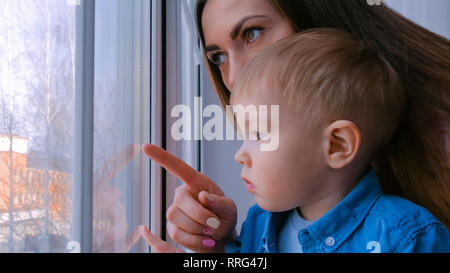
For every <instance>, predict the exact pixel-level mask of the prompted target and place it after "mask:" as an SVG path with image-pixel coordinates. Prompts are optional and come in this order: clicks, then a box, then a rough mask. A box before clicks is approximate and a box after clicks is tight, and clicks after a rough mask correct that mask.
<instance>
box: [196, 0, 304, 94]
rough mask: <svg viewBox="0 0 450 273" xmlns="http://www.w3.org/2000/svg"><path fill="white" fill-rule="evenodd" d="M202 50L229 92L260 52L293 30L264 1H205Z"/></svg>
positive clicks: (292, 32) (290, 33)
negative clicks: (216, 69)
mask: <svg viewBox="0 0 450 273" xmlns="http://www.w3.org/2000/svg"><path fill="white" fill-rule="evenodd" d="M202 28H203V34H204V38H205V50H206V54H207V57H208V59H209V60H211V61H212V62H213V63H214V64H215V65H216V66H217V67H218V68H219V69H220V72H221V74H222V79H223V81H224V83H225V86H226V87H227V88H228V90H229V91H230V92H232V88H233V85H234V82H235V80H236V78H237V76H238V75H239V73H240V72H241V69H242V68H243V67H244V66H245V64H246V63H247V62H248V61H249V60H250V59H251V58H252V57H253V56H255V55H256V54H257V53H258V52H259V51H261V50H262V49H264V48H265V47H267V46H269V45H271V44H272V43H274V42H276V41H278V40H281V39H283V38H286V37H288V36H290V35H292V34H294V33H295V31H294V29H293V28H292V27H291V25H290V24H289V22H288V21H287V20H286V19H285V18H283V17H282V16H281V15H280V14H279V13H278V11H277V10H276V9H275V8H274V7H272V5H271V4H270V3H269V1H266V0H245V1H242V0H226V1H224V0H208V1H207V2H206V5H205V8H204V11H203V15H202Z"/></svg>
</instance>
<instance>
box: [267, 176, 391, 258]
mask: <svg viewBox="0 0 450 273" xmlns="http://www.w3.org/2000/svg"><path fill="white" fill-rule="evenodd" d="M381 195H382V191H381V188H380V185H379V181H378V178H377V176H376V173H375V170H374V169H373V168H372V169H370V170H369V171H368V172H367V173H366V175H365V176H364V177H363V178H362V179H361V180H360V181H359V182H358V184H357V185H356V186H355V187H354V188H353V190H352V191H351V192H350V193H349V194H348V195H347V196H346V197H345V198H344V199H343V200H342V201H341V202H339V203H338V204H337V205H336V206H335V207H334V208H333V209H332V210H330V211H329V212H327V213H326V214H325V215H324V216H322V217H321V218H320V219H318V220H317V221H316V222H314V223H313V224H312V225H310V226H309V227H308V228H306V230H307V231H308V233H309V234H310V235H311V237H312V238H313V239H315V240H321V241H323V242H324V244H325V239H326V238H329V237H332V238H333V241H334V242H335V243H334V244H333V246H331V247H332V248H337V247H339V245H340V244H341V243H342V242H343V241H345V239H347V237H348V236H349V235H350V234H351V233H352V232H353V231H354V230H355V229H356V228H357V227H358V225H359V224H360V223H361V222H362V221H363V220H364V218H365V217H366V216H367V214H368V213H369V211H370V209H371V208H372V206H373V205H374V203H375V202H376V200H378V198H379V197H380V196H381ZM289 212H290V211H285V212H267V213H268V217H267V218H266V223H265V227H264V232H263V238H262V240H263V244H264V246H265V248H266V250H267V248H268V247H269V248H270V249H272V252H275V251H276V245H277V244H276V236H277V230H278V228H279V227H280V225H281V224H282V223H283V222H284V220H285V219H286V217H287V216H288V215H289ZM329 247H330V246H329Z"/></svg>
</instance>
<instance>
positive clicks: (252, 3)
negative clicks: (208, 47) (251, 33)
mask: <svg viewBox="0 0 450 273" xmlns="http://www.w3.org/2000/svg"><path fill="white" fill-rule="evenodd" d="M255 15H257V16H258V17H257V18H261V17H260V16H266V17H270V16H278V13H277V11H276V10H275V9H274V8H273V7H272V5H271V4H270V2H269V1H267V0H244V1H242V0H208V1H207V2H206V5H205V8H204V10H203V14H202V29H203V33H204V36H205V42H206V44H208V43H216V42H219V41H223V40H224V39H231V38H230V35H229V34H230V33H231V31H232V30H233V28H235V26H236V25H237V24H239V22H242V19H244V18H245V17H252V16H255Z"/></svg>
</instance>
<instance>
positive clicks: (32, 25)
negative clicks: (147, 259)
mask: <svg viewBox="0 0 450 273" xmlns="http://www.w3.org/2000/svg"><path fill="white" fill-rule="evenodd" d="M151 5H154V4H153V3H151V2H150V1H148V0H133V1H129V0H96V1H82V0H67V1H62V0H1V1H0V105H1V106H0V252H77V251H83V252H148V251H149V249H148V246H147V245H146V244H145V243H144V242H143V241H142V240H139V237H136V236H133V235H134V233H133V231H134V230H135V229H136V227H137V226H138V225H142V224H145V225H147V226H149V224H150V201H151V197H150V178H151V177H150V164H149V160H148V159H147V158H146V157H145V156H144V155H143V154H142V152H141V151H140V150H141V145H142V144H144V143H148V142H150V135H151V131H152V130H155V129H154V128H151V126H152V122H151V120H150V119H151V110H152V107H151V91H150V90H151V79H152V77H151V67H150V66H151V58H152V55H151V49H152V46H151V34H152V31H151V21H152V16H151V11H152V7H151ZM152 179H154V178H152Z"/></svg>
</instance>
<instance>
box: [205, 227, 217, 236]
mask: <svg viewBox="0 0 450 273" xmlns="http://www.w3.org/2000/svg"><path fill="white" fill-rule="evenodd" d="M203 233H204V234H206V235H209V236H212V235H214V233H216V230H215V229H213V228H210V227H203Z"/></svg>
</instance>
